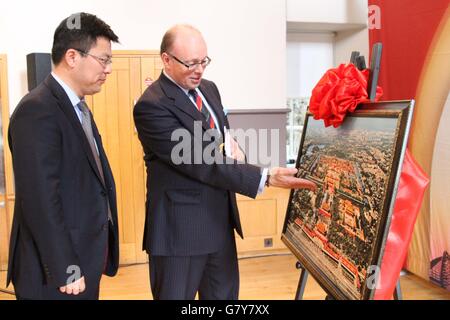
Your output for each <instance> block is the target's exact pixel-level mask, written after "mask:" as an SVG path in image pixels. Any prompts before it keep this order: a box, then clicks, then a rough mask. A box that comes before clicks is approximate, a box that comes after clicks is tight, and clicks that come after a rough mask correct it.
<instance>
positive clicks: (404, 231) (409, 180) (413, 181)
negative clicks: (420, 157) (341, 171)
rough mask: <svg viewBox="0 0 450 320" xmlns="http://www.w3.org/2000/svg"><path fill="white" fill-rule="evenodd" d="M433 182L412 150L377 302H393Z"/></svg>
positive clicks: (402, 178)
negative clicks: (413, 155) (419, 216)
mask: <svg viewBox="0 0 450 320" xmlns="http://www.w3.org/2000/svg"><path fill="white" fill-rule="evenodd" d="M429 182H430V180H429V179H428V177H427V175H426V174H425V172H424V171H423V170H422V168H420V166H419V165H418V164H417V163H416V161H415V160H414V158H413V157H412V155H411V153H410V152H409V150H406V153H405V159H404V161H403V167H402V173H401V176H400V182H399V186H398V191H397V197H396V198H395V205H394V214H393V216H392V221H391V226H390V228H389V233H388V238H387V240H386V246H385V249H384V255H383V259H382V263H381V271H380V278H379V285H378V288H377V289H376V291H375V296H374V299H375V300H389V299H391V298H392V294H393V292H394V289H395V285H396V283H397V281H398V277H399V274H400V271H401V270H402V267H403V264H404V262H405V259H406V254H407V252H408V246H409V242H410V241H411V237H412V233H413V230H414V224H415V222H416V218H417V214H418V213H419V210H420V206H421V204H422V199H423V196H424V193H425V190H426V188H427V186H428V184H429Z"/></svg>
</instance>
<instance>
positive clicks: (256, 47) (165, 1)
mask: <svg viewBox="0 0 450 320" xmlns="http://www.w3.org/2000/svg"><path fill="white" fill-rule="evenodd" d="M25 8H26V9H25ZM79 11H85V12H89V13H93V14H96V15H97V16H99V17H100V18H101V19H103V20H104V21H105V22H106V23H108V24H109V25H111V27H112V29H113V30H114V31H115V33H116V34H117V35H118V36H119V38H120V41H121V45H114V46H113V49H116V50H125V49H127V50H128V49H130V50H131V49H136V50H138V49H141V50H145V49H147V50H155V49H158V48H159V45H160V41H161V38H162V36H163V34H164V32H165V31H166V29H168V28H169V27H170V26H172V25H173V24H175V23H190V24H193V25H194V26H196V27H198V28H199V29H200V30H201V31H202V33H203V35H204V37H205V39H206V41H207V43H208V54H209V56H210V57H211V58H212V63H211V65H210V66H209V67H208V69H207V71H206V73H205V78H208V79H211V80H213V81H215V82H216V83H217V85H218V86H219V89H220V90H221V94H222V100H223V103H224V106H225V107H226V108H229V109H232V108H284V107H285V96H286V90H285V88H286V65H285V61H286V53H285V51H286V4H285V2H284V1H282V0H258V1H255V0H227V1H208V0H191V1H182V0H128V1H126V2H118V1H117V2H116V1H111V0H109V1H108V0H96V1H88V0H77V1H73V2H66V1H64V2H59V3H57V2H55V1H54V0H40V1H33V2H32V1H25V0H15V1H4V2H3V3H2V10H1V11H0V39H1V40H0V53H6V54H7V56H8V73H9V94H10V101H9V103H10V109H11V110H12V109H13V108H14V107H15V106H16V104H17V103H18V102H19V100H20V99H21V97H22V96H23V95H24V94H25V93H26V92H27V82H26V58H25V56H26V54H28V53H31V52H50V51H51V46H52V41H53V33H54V30H55V28H56V27H57V25H58V24H59V22H60V21H61V20H62V19H63V18H65V17H67V16H69V15H70V14H72V13H75V12H79Z"/></svg>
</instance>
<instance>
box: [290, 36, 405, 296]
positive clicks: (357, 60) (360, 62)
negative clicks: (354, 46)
mask: <svg viewBox="0 0 450 320" xmlns="http://www.w3.org/2000/svg"><path fill="white" fill-rule="evenodd" d="M382 50H383V45H382V43H380V42H378V43H375V44H374V45H373V47H372V59H371V61H370V68H369V70H370V73H369V81H368V83H367V90H368V96H369V99H370V100H371V101H374V100H375V97H376V93H377V84H378V76H379V74H380V63H381V53H382ZM350 63H352V64H354V65H355V66H356V67H357V68H358V69H359V70H364V69H366V61H365V58H364V56H360V55H359V51H353V52H352V54H351V56H350ZM295 267H296V268H297V269H299V270H300V279H299V281H298V286H297V292H296V293H295V300H302V299H303V294H304V292H305V287H306V281H307V280H308V275H309V272H308V270H306V268H305V267H304V266H303V265H302V264H301V263H300V262H297V263H296V265H295ZM393 296H394V300H403V296H402V290H401V287H400V278H399V279H398V280H397V284H396V286H395V290H394V295H393ZM325 300H335V298H334V297H333V296H331V295H329V294H328V295H327V296H326V298H325Z"/></svg>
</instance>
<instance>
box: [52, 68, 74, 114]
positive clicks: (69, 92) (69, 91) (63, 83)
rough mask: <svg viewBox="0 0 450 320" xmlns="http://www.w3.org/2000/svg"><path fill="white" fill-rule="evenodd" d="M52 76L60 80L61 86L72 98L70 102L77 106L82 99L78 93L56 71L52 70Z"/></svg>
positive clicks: (57, 80)
mask: <svg viewBox="0 0 450 320" xmlns="http://www.w3.org/2000/svg"><path fill="white" fill-rule="evenodd" d="M52 77H53V78H55V80H56V82H58V83H59V84H60V85H61V87H62V88H63V89H64V91H65V92H66V94H67V96H68V97H69V99H70V102H71V103H72V105H73V106H76V105H77V104H78V103H79V102H80V101H81V99H80V98H79V97H78V96H77V94H76V93H75V92H74V91H73V90H72V89H71V88H70V87H69V86H68V85H67V84H66V83H65V82H64V81H62V80H61V79H60V78H59V77H58V76H57V75H56V74H55V73H54V72H52Z"/></svg>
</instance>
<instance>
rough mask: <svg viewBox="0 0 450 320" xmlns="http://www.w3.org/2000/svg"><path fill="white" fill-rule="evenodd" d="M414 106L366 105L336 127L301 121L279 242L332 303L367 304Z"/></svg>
mask: <svg viewBox="0 0 450 320" xmlns="http://www.w3.org/2000/svg"><path fill="white" fill-rule="evenodd" d="M413 107H414V101H394V102H381V103H368V104H364V105H361V106H359V107H358V109H357V110H356V111H355V112H354V113H352V114H349V115H348V116H347V117H346V119H345V121H344V123H343V124H342V125H341V126H340V127H339V128H333V127H328V128H325V126H324V124H323V121H322V120H314V118H313V116H312V114H310V113H309V112H308V113H307V115H306V118H305V124H304V129H303V133H302V138H301V142H300V148H299V154H298V157H297V163H296V168H297V169H298V170H299V171H298V173H297V176H298V177H301V178H304V179H308V180H310V181H313V182H315V183H316V184H317V187H318V188H317V190H316V191H315V192H313V191H308V190H300V189H298V190H292V191H291V195H290V198H289V203H288V207H287V212H286V218H285V222H284V227H283V232H282V240H283V242H284V243H285V244H286V245H287V246H288V248H289V249H290V250H291V251H292V252H293V253H294V254H295V256H296V257H297V258H298V260H299V262H300V263H301V264H302V265H303V267H305V268H306V270H307V271H308V272H309V273H310V274H311V275H312V276H313V277H314V278H315V279H316V281H317V282H318V283H319V284H320V285H321V287H322V288H323V289H324V290H325V291H326V292H327V293H328V294H329V295H331V296H332V297H333V298H335V299H354V300H362V299H371V298H372V297H373V294H374V292H375V289H376V280H377V276H378V274H379V270H380V265H381V259H382V256H383V251H384V245H385V241H386V238H387V233H388V231H389V225H390V220H391V215H392V211H393V207H394V200H395V197H396V192H397V186H398V182H399V179H400V173H401V167H402V163H403V156H404V152H405V149H406V143H407V141H408V133H409V128H410V124H411V118H412V113H413Z"/></svg>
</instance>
